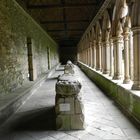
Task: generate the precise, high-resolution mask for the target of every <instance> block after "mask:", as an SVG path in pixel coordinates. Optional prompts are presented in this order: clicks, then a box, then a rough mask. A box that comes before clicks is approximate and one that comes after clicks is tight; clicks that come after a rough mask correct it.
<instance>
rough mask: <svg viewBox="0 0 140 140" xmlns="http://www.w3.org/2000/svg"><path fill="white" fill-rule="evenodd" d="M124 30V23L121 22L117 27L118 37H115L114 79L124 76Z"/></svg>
mask: <svg viewBox="0 0 140 140" xmlns="http://www.w3.org/2000/svg"><path fill="white" fill-rule="evenodd" d="M122 32H123V30H122V25H121V23H120V22H119V23H118V27H117V37H116V38H114V64H115V65H114V77H113V79H114V80H119V79H121V78H122V47H123V36H122Z"/></svg>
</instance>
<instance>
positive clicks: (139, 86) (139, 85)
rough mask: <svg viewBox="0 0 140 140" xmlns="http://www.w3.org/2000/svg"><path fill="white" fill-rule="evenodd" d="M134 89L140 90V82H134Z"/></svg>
mask: <svg viewBox="0 0 140 140" xmlns="http://www.w3.org/2000/svg"><path fill="white" fill-rule="evenodd" d="M131 89H132V90H140V84H133V86H132V88H131Z"/></svg>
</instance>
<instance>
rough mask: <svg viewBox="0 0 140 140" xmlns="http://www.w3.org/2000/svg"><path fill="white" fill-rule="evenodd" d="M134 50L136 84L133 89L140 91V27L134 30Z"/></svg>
mask: <svg viewBox="0 0 140 140" xmlns="http://www.w3.org/2000/svg"><path fill="white" fill-rule="evenodd" d="M132 31H133V45H134V47H133V50H134V84H133V86H132V89H134V90H140V27H139V28H138V27H137V28H132Z"/></svg>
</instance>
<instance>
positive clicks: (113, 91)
mask: <svg viewBox="0 0 140 140" xmlns="http://www.w3.org/2000/svg"><path fill="white" fill-rule="evenodd" d="M78 66H79V67H80V68H81V69H82V71H83V72H84V73H85V74H86V75H87V76H88V77H89V78H90V79H91V80H92V81H93V82H94V83H95V84H96V85H97V86H99V87H100V88H101V89H102V90H103V91H104V92H105V93H106V94H107V95H108V96H110V97H112V98H113V99H114V100H115V102H117V103H119V105H120V106H121V107H122V109H123V110H124V111H125V112H127V113H128V114H129V115H130V116H131V117H133V118H134V119H135V120H136V121H137V122H138V123H139V124H140V91H134V90H131V85H125V84H122V81H119V80H118V81H115V80H112V79H111V78H109V77H107V76H105V75H103V74H101V73H99V72H97V71H95V70H94V69H92V68H90V67H88V66H87V65H85V64H83V63H81V62H78Z"/></svg>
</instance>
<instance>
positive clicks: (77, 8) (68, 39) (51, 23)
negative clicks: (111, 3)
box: [17, 0, 104, 46]
mask: <svg viewBox="0 0 140 140" xmlns="http://www.w3.org/2000/svg"><path fill="white" fill-rule="evenodd" d="M17 1H18V2H19V3H20V4H21V5H22V6H23V5H24V8H26V10H27V12H28V13H29V14H30V15H31V16H32V17H33V18H34V19H35V20H36V21H37V22H38V23H39V24H40V25H41V26H42V27H43V28H44V29H45V30H46V31H47V33H48V34H49V35H50V36H51V37H52V38H53V39H54V40H55V41H57V42H58V44H59V45H60V46H67V45H68V46H76V45H77V43H78V42H79V40H80V38H81V36H82V35H83V33H84V31H85V30H86V28H87V27H88V25H89V24H90V22H91V21H92V19H93V17H94V16H95V15H96V13H97V11H98V10H99V8H100V7H101V5H102V4H103V2H104V0H17Z"/></svg>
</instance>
